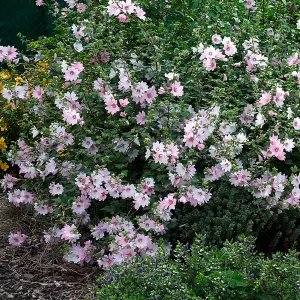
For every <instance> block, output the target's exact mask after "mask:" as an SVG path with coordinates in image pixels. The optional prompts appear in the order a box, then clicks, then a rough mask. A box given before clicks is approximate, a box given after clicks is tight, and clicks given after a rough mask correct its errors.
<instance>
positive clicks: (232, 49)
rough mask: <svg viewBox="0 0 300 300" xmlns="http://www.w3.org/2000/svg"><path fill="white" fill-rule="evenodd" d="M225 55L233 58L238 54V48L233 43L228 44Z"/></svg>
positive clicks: (225, 47)
mask: <svg viewBox="0 0 300 300" xmlns="http://www.w3.org/2000/svg"><path fill="white" fill-rule="evenodd" d="M223 49H224V50H225V54H226V55H228V56H233V55H234V54H235V53H237V48H236V46H235V44H234V43H233V42H229V43H227V44H224V48H223Z"/></svg>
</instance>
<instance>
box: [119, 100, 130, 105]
mask: <svg viewBox="0 0 300 300" xmlns="http://www.w3.org/2000/svg"><path fill="white" fill-rule="evenodd" d="M119 103H120V105H121V106H122V107H126V106H127V105H128V104H129V101H128V99H127V98H125V99H120V100H119Z"/></svg>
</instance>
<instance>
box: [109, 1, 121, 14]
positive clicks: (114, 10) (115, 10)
mask: <svg viewBox="0 0 300 300" xmlns="http://www.w3.org/2000/svg"><path fill="white" fill-rule="evenodd" d="M107 12H108V14H109V16H118V15H119V14H120V13H121V8H120V7H119V5H118V4H117V3H115V2H112V3H110V5H109V6H108V7H107Z"/></svg>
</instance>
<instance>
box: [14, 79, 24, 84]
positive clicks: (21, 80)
mask: <svg viewBox="0 0 300 300" xmlns="http://www.w3.org/2000/svg"><path fill="white" fill-rule="evenodd" d="M15 80H16V85H20V84H22V83H23V82H24V79H23V78H22V77H16V78H15Z"/></svg>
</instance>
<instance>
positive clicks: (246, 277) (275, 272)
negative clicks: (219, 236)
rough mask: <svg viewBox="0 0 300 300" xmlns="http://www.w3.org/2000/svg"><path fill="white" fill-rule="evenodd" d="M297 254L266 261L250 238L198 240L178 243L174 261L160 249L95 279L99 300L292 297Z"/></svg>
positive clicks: (298, 268)
mask: <svg viewBox="0 0 300 300" xmlns="http://www.w3.org/2000/svg"><path fill="white" fill-rule="evenodd" d="M299 272H300V264H299V259H298V254H297V253H296V252H295V251H289V252H288V253H287V254H285V255H284V254H282V253H276V254H274V255H273V256H272V257H270V258H266V257H264V256H263V255H258V254H257V253H256V252H255V251H254V243H253V240H252V239H246V238H240V239H239V240H238V241H237V242H236V243H229V242H226V243H225V245H224V246H223V247H222V248H221V249H220V250H217V251H216V250H212V249H210V248H208V247H206V246H204V245H203V243H202V242H201V241H200V240H197V242H196V243H195V244H193V245H192V246H191V247H189V246H188V245H184V246H183V245H182V244H180V245H178V247H177V248H176V250H175V259H174V260H172V259H170V258H169V257H168V255H167V253H166V252H165V251H164V250H162V249H159V252H158V255H157V256H156V257H155V258H147V259H145V260H141V259H140V258H138V257H136V258H135V259H134V262H133V263H131V264H126V263H125V264H124V265H121V266H113V267H111V269H110V270H109V272H107V274H105V276H101V277H100V278H99V286H98V288H97V296H98V299H234V298H235V297H238V299H297V298H298V297H299V284H300V282H299Z"/></svg>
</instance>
